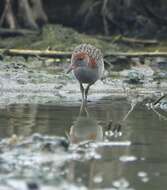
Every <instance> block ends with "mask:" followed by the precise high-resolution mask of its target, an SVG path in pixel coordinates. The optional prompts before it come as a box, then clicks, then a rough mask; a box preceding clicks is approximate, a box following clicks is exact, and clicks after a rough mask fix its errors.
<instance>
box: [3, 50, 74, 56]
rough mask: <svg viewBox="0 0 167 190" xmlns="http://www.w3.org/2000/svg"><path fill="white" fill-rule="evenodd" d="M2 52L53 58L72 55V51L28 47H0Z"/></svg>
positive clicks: (13, 54) (4, 53)
mask: <svg viewBox="0 0 167 190" xmlns="http://www.w3.org/2000/svg"><path fill="white" fill-rule="evenodd" d="M0 53H1V54H3V55H10V56H23V57H28V56H41V57H51V58H68V57H71V52H63V51H53V50H28V49H26V50H25V49H6V50H5V49H0Z"/></svg>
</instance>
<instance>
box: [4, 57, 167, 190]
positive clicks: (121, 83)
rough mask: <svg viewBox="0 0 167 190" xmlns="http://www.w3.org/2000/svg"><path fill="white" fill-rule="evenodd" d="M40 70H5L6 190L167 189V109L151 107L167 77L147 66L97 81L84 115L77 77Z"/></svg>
mask: <svg viewBox="0 0 167 190" xmlns="http://www.w3.org/2000/svg"><path fill="white" fill-rule="evenodd" d="M31 61H32V60H31ZM36 61H37V60H35V63H36ZM20 62H22V60H21V61H20ZM23 62H24V61H23ZM38 64H39V68H40V70H39V68H34V67H33V66H32V65H33V64H32V65H31V66H29V65H28V64H27V65H28V66H27V65H26V64H25V65H26V66H23V65H24V64H20V65H17V64H16V65H14V67H13V68H10V70H9V69H8V67H9V66H10V67H11V65H10V64H8V63H0V67H1V72H0V79H1V81H0V95H1V97H0V153H1V154H0V189H2V188H4V190H15V189H17V190H24V189H27V187H29V189H33V188H34V187H36V186H39V189H45V190H49V189H72V190H73V189H111V190H116V189H121V190H123V189H124V190H125V189H127V190H128V189H129V190H130V189H131V190H132V189H137V190H138V189H143V190H145V189H147V190H154V189H155V190H157V189H158V190H164V189H165V188H164V187H165V186H166V185H167V180H166V179H167V151H166V150H167V135H166V134H167V102H166V99H163V100H162V101H161V102H160V103H159V104H157V106H156V107H153V106H152V104H151V103H150V102H154V101H155V100H156V99H157V98H158V97H160V95H161V93H165V92H166V91H167V85H166V84H167V83H166V78H165V76H166V75H164V74H163V77H162V78H158V80H160V82H159V81H158V82H157V81H156V80H154V77H153V72H152V70H151V69H150V70H149V69H148V68H147V67H146V68H145V66H144V67H143V68H138V69H137V68H133V69H134V70H135V74H134V72H133V73H131V72H132V71H133V69H131V70H124V71H121V72H120V73H119V74H120V75H119V76H117V77H115V78H114V77H113V78H110V77H108V78H106V79H105V80H104V81H103V82H97V83H96V85H94V87H92V88H91V91H90V95H89V102H88V108H87V112H88V113H82V114H81V115H79V111H80V104H81V96H80V92H79V89H78V84H77V83H76V81H75V80H74V78H73V76H72V75H70V76H66V75H65V74H64V73H62V68H61V67H57V68H58V69H59V71H54V70H52V69H53V65H52V66H50V67H49V66H47V67H46V66H44V65H43V66H42V67H41V64H42V63H41V62H40V63H38ZM16 66H17V68H15V67H16ZM18 66H19V68H18ZM41 68H42V69H41ZM46 68H47V69H46ZM49 68H50V69H49ZM146 71H147V72H146ZM162 73H165V74H166V71H165V70H164V68H163V72H162ZM162 73H161V74H162ZM134 77H135V79H134ZM138 80H139V81H138ZM125 81H126V82H125ZM134 82H135V83H137V84H134ZM118 129H119V130H118ZM36 189H37V188H36Z"/></svg>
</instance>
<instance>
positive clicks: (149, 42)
mask: <svg viewBox="0 0 167 190" xmlns="http://www.w3.org/2000/svg"><path fill="white" fill-rule="evenodd" d="M97 38H98V39H101V40H105V41H112V42H118V43H119V42H120V43H127V44H143V45H157V44H158V43H159V42H158V41H157V40H146V39H139V38H128V37H124V36H118V37H116V38H115V39H114V38H112V37H110V36H97Z"/></svg>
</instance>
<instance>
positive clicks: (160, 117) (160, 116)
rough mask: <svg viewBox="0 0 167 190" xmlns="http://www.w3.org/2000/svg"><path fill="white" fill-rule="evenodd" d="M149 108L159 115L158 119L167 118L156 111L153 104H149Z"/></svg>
mask: <svg viewBox="0 0 167 190" xmlns="http://www.w3.org/2000/svg"><path fill="white" fill-rule="evenodd" d="M151 109H152V110H153V112H154V113H155V114H156V115H157V116H158V117H159V119H163V120H167V117H166V116H164V115H162V114H160V113H159V112H158V111H156V110H155V108H154V106H151Z"/></svg>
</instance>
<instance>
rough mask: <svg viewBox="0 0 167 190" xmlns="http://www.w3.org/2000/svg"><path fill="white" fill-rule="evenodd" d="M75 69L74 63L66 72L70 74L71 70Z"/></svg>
mask: <svg viewBox="0 0 167 190" xmlns="http://www.w3.org/2000/svg"><path fill="white" fill-rule="evenodd" d="M73 69H74V65H70V66H69V67H68V69H67V71H66V73H67V74H68V73H69V72H71V71H72V70H73Z"/></svg>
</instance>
